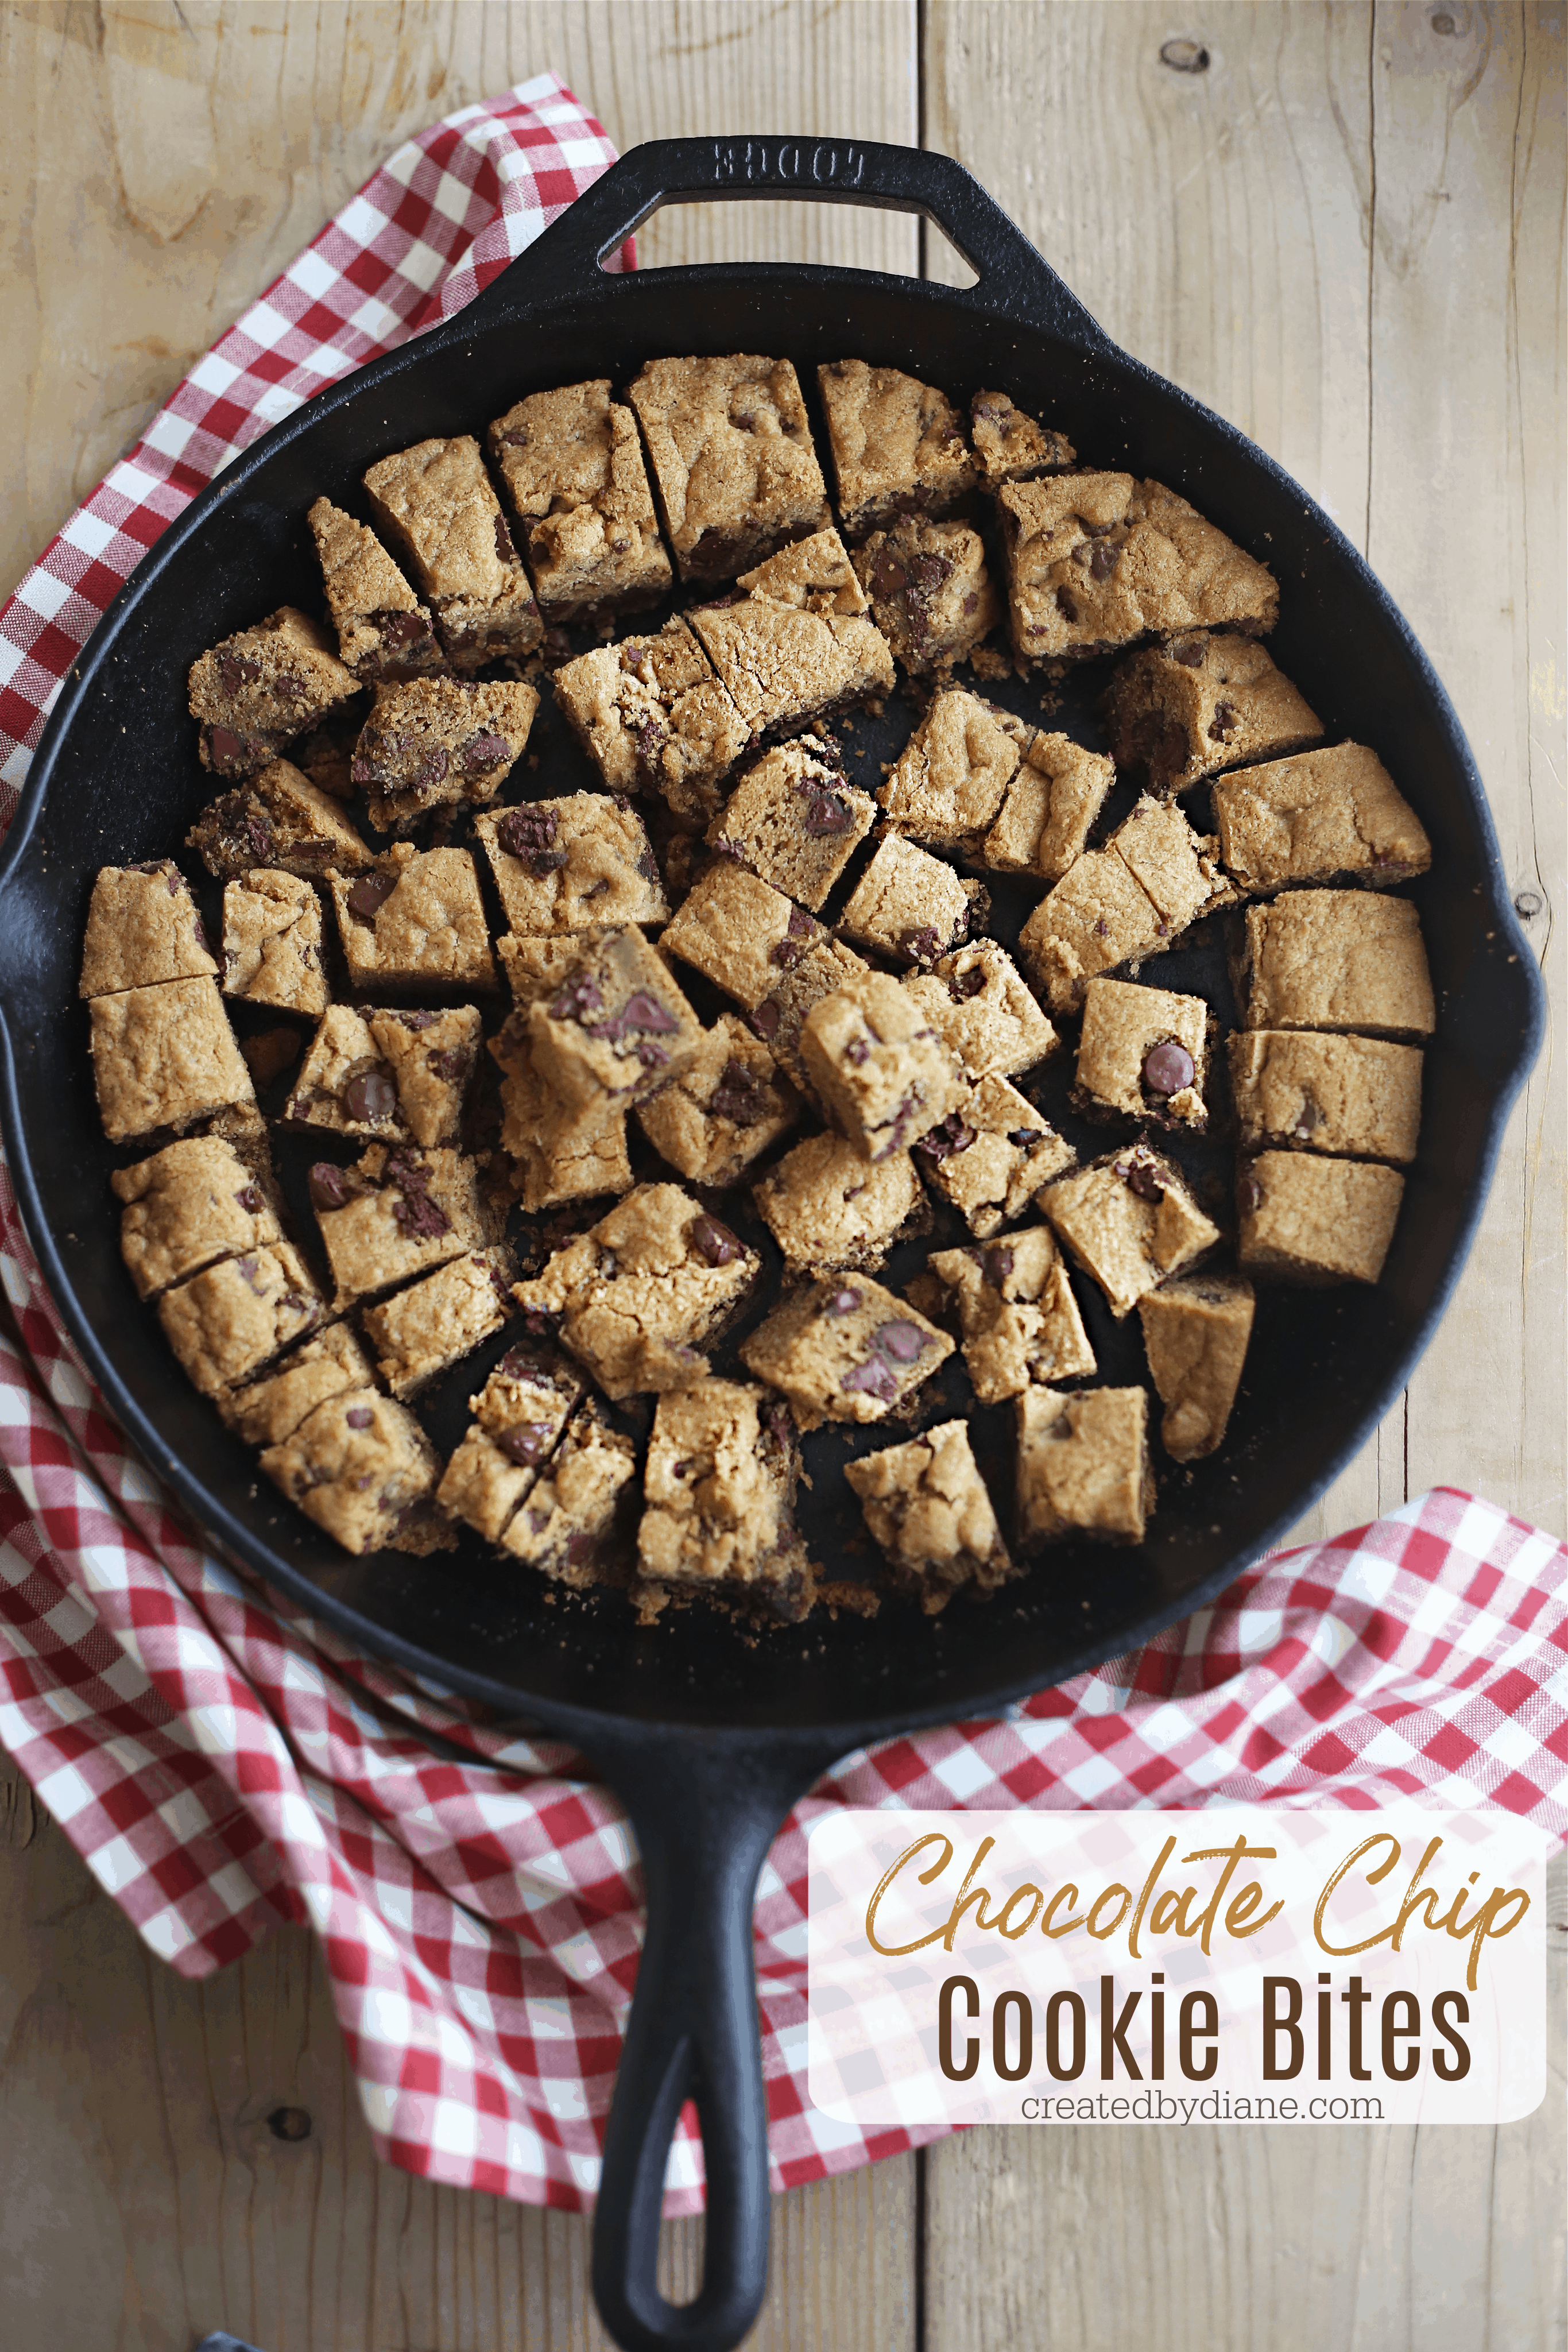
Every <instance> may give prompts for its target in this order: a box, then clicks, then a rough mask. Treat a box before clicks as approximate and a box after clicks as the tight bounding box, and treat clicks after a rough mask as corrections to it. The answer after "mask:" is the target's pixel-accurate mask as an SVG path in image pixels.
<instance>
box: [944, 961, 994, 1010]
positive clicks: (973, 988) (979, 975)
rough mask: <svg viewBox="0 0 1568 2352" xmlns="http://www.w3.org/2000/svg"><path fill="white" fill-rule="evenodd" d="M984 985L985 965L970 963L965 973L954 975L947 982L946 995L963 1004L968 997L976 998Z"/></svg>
mask: <svg viewBox="0 0 1568 2352" xmlns="http://www.w3.org/2000/svg"><path fill="white" fill-rule="evenodd" d="M985 984H986V967H985V965H984V964H983V963H972V964H970V965H969V966H968V967H967V970H966V971H959V972H955V973H954V975H953V977H952V979H951V980H950V981H949V982H947V993H948V995H949V996H951V997H954V998H956V1001H957V1002H958V1003H964V1002H965V1001H966V999H967V998H968V997H971V996H978V994H979V993H980V991H981V990H982V989H983V988H984V986H985Z"/></svg>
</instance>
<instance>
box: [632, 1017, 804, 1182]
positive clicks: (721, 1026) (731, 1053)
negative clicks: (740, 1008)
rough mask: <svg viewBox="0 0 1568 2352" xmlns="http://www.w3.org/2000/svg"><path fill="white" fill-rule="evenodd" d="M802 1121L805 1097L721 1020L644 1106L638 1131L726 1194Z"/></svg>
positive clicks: (746, 1035) (733, 1020) (759, 1048)
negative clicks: (797, 1092)
mask: <svg viewBox="0 0 1568 2352" xmlns="http://www.w3.org/2000/svg"><path fill="white" fill-rule="evenodd" d="M799 1117H800V1098H799V1097H798V1096H797V1095H796V1093H795V1091H794V1088H793V1087H791V1086H790V1085H789V1082H788V1080H787V1079H786V1078H785V1077H784V1076H783V1075H782V1073H781V1072H780V1070H779V1067H778V1065H777V1064H776V1063H775V1061H774V1059H773V1056H772V1055H771V1054H770V1053H769V1052H768V1048H767V1046H766V1045H763V1043H762V1041H761V1039H760V1038H758V1037H754V1036H753V1035H752V1034H751V1032H750V1031H749V1030H748V1029H747V1026H746V1024H745V1023H744V1022H743V1021H739V1020H737V1017H736V1015H735V1014H734V1013H720V1014H719V1017H718V1019H717V1021H716V1023H715V1024H714V1026H713V1027H712V1028H711V1029H710V1030H708V1032H707V1033H706V1035H705V1036H704V1038H703V1042H702V1045H701V1046H700V1048H699V1049H698V1052H697V1054H696V1055H695V1059H694V1060H693V1061H692V1062H690V1063H689V1064H688V1065H687V1066H686V1068H685V1069H684V1070H683V1071H682V1072H681V1075H680V1076H679V1077H677V1078H675V1079H674V1080H673V1081H672V1082H671V1084H670V1085H668V1086H667V1087H662V1088H661V1089H660V1091H659V1092H658V1093H657V1094H656V1095H654V1096H653V1097H652V1098H651V1099H650V1100H649V1101H647V1102H645V1103H640V1104H639V1105H638V1107H637V1124H638V1126H639V1127H640V1128H641V1129H642V1130H643V1134H644V1135H645V1136H646V1137H647V1139H648V1140H649V1142H650V1143H651V1144H652V1145H653V1149H654V1150H655V1151H656V1152H657V1153H658V1154H659V1156H660V1158H661V1159H662V1160H668V1161H669V1163H670V1166H671V1167H672V1168H673V1169H674V1170H675V1171H676V1173H677V1174H678V1175H682V1176H685V1177H687V1178H688V1179H689V1180H690V1181H691V1182H692V1183H694V1184H706V1185H709V1186H711V1187H712V1188H713V1189H714V1190H715V1191H719V1192H722V1191H723V1190H725V1189H726V1188H727V1186H728V1185H731V1184H736V1183H738V1182H739V1181H740V1179H741V1177H742V1176H744V1175H745V1173H746V1171H747V1169H748V1168H749V1167H750V1166H751V1164H752V1162H753V1161H754V1160H759V1159H760V1158H761V1156H762V1154H763V1153H764V1152H765V1151H768V1150H771V1149H772V1147H773V1145H774V1144H775V1143H777V1142H778V1140H779V1137H780V1136H781V1135H787V1134H788V1133H789V1129H791V1128H792V1127H793V1126H794V1124H795V1121H796V1120H797V1118H799Z"/></svg>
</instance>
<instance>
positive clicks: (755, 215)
mask: <svg viewBox="0 0 1568 2352" xmlns="http://www.w3.org/2000/svg"><path fill="white" fill-rule="evenodd" d="M620 256H621V248H620V247H619V246H616V247H612V249H611V251H610V252H609V253H607V254H606V255H605V257H604V258H603V260H601V263H600V265H599V266H600V268H601V270H602V271H604V272H605V274H606V275H613V274H614V273H615V271H616V270H618V269H619V268H620V266H621V263H620ZM715 261H733V262H747V263H753V262H760V261H797V262H799V261H803V262H807V263H810V264H811V265H812V266H814V267H819V268H837V269H880V270H885V271H886V272H887V273H888V274H889V275H890V276H892V277H898V278H931V279H933V280H935V281H936V283H937V284H939V285H943V286H961V287H964V286H977V285H978V283H979V278H978V274H977V272H976V271H975V270H973V269H972V268H970V267H969V264H968V262H967V260H966V259H965V258H964V256H963V255H962V254H961V253H960V252H959V250H958V248H957V247H956V245H955V244H954V243H953V241H952V239H951V238H950V237H949V236H946V233H945V232H944V231H943V230H942V229H940V228H939V227H938V226H937V225H936V222H935V221H934V220H931V219H928V218H925V217H924V216H922V215H918V214H915V213H910V212H890V211H885V210H883V209H881V208H878V207H874V206H873V205H856V204H854V203H852V202H851V201H846V200H845V199H844V198H842V197H839V198H836V199H835V200H834V201H832V202H831V203H828V204H821V203H812V202H810V200H808V199H805V198H801V197H791V196H779V197H774V196H753V197H748V198H746V199H743V200H737V199H735V198H721V199H719V200H717V201H716V202H708V201H706V200H703V199H700V198H698V199H695V200H693V201H691V202H684V201H683V200H682V199H681V198H680V197H678V196H674V197H672V198H671V199H670V200H669V202H668V203H665V204H661V205H658V207H657V208H656V209H655V210H654V211H653V212H652V213H650V214H649V215H647V217H646V218H645V219H644V220H643V221H641V222H640V223H639V224H638V228H637V267H638V269H639V271H645V270H649V269H679V268H687V267H689V266H691V265H692V264H694V263H703V262H715Z"/></svg>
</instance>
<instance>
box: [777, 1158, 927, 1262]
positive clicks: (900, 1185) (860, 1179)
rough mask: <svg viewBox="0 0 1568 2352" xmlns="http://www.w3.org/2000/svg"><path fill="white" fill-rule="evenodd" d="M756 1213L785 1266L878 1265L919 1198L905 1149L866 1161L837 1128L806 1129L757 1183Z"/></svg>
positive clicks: (908, 1221) (910, 1218)
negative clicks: (831, 1131)
mask: <svg viewBox="0 0 1568 2352" xmlns="http://www.w3.org/2000/svg"><path fill="white" fill-rule="evenodd" d="M752 1199H753V1201H754V1202H756V1204H757V1211H758V1215H759V1216H760V1217H761V1219H762V1221H763V1223H764V1224H766V1226H767V1227H768V1232H769V1233H770V1234H772V1236H773V1238H774V1240H775V1241H776V1242H777V1243H778V1244H779V1248H780V1249H781V1250H782V1251H783V1253H784V1259H785V1264H786V1265H787V1266H788V1267H789V1270H790V1271H791V1272H792V1273H803V1272H807V1271H809V1270H810V1269H811V1268H813V1267H821V1266H835V1267H840V1268H848V1267H852V1266H863V1267H865V1268H866V1269H867V1270H868V1271H869V1270H871V1269H872V1268H874V1267H876V1266H879V1265H881V1264H882V1262H883V1259H884V1258H885V1257H886V1255H887V1253H888V1251H889V1250H890V1249H891V1248H892V1247H893V1245H894V1242H895V1241H897V1240H898V1238H899V1236H900V1235H901V1234H902V1233H903V1232H904V1228H905V1227H906V1226H908V1225H910V1224H911V1223H912V1221H913V1220H914V1219H915V1215H916V1213H917V1211H918V1210H919V1208H920V1206H921V1202H922V1194H921V1190H920V1180H919V1178H918V1177H917V1176H916V1175H915V1166H914V1162H913V1161H912V1160H911V1159H910V1156H909V1154H908V1152H907V1151H894V1152H890V1153H889V1154H888V1155H887V1157H886V1158H885V1159H883V1160H866V1159H864V1158H863V1157H862V1154H861V1153H860V1152H859V1151H857V1150H856V1149H855V1147H854V1145H853V1144H852V1143H851V1142H849V1141H847V1140H846V1139H845V1138H844V1137H843V1136H841V1135H809V1136H808V1137H807V1138H806V1139H805V1141H804V1142H803V1143H798V1144H796V1146H795V1148H794V1150H792V1151H787V1152H786V1153H785V1155H784V1157H783V1159H782V1160H780V1161H779V1165H778V1167H777V1168H775V1169H774V1171H773V1172H772V1173H771V1175H769V1176H767V1177H765V1178H764V1179H763V1180H762V1181H761V1182H760V1183H759V1184H758V1186H757V1187H756V1189H755V1191H754V1192H753V1193H752Z"/></svg>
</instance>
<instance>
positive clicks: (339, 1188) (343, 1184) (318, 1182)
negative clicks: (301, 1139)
mask: <svg viewBox="0 0 1568 2352" xmlns="http://www.w3.org/2000/svg"><path fill="white" fill-rule="evenodd" d="M308 1183H309V1187H310V1205H311V1207H312V1208H313V1209H340V1208H342V1207H343V1206H344V1205H345V1204H346V1203H347V1202H350V1201H351V1200H352V1199H353V1197H354V1192H355V1187H354V1186H353V1185H352V1184H351V1183H350V1181H349V1175H348V1171H347V1170H346V1169H342V1168H337V1167H334V1166H333V1164H332V1162H331V1160H318V1161H317V1162H316V1165H315V1166H314V1167H313V1168H312V1169H311V1171H310V1174H309V1178H308Z"/></svg>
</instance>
